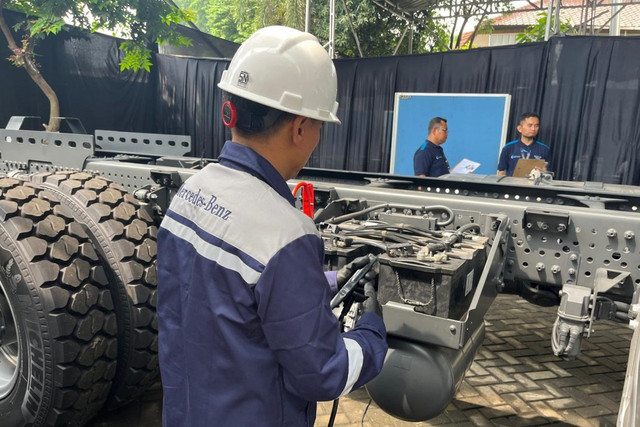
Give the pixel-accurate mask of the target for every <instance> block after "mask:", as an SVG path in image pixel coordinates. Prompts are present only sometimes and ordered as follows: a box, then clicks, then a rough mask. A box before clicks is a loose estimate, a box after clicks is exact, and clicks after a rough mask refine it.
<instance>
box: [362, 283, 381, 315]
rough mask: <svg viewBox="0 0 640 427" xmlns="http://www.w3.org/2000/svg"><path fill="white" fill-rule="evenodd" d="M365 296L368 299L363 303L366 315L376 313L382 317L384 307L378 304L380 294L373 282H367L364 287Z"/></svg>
mask: <svg viewBox="0 0 640 427" xmlns="http://www.w3.org/2000/svg"><path fill="white" fill-rule="evenodd" d="M364 295H365V297H366V299H365V300H364V301H363V302H362V311H363V312H365V313H375V314H377V315H378V316H380V317H382V306H381V305H380V303H379V302H378V293H377V292H376V290H375V288H374V287H373V284H372V283H371V282H367V283H366V284H365V285H364Z"/></svg>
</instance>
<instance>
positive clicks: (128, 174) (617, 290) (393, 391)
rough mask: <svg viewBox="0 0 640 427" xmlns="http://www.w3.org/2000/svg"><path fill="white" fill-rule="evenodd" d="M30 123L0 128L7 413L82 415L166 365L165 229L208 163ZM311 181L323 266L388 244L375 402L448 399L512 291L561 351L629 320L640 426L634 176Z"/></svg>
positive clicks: (2, 394)
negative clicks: (161, 267)
mask: <svg viewBox="0 0 640 427" xmlns="http://www.w3.org/2000/svg"><path fill="white" fill-rule="evenodd" d="M22 122H23V120H22V118H19V117H18V118H12V120H11V121H10V126H9V128H8V129H4V130H0V153H1V158H0V172H2V173H3V174H4V175H3V177H2V178H0V267H1V268H0V273H1V274H0V289H1V292H0V315H1V316H0V349H1V350H0V414H7V417H8V418H7V419H8V420H9V421H10V425H23V424H28V423H33V425H59V424H73V425H82V424H84V423H86V421H88V420H89V419H90V418H91V417H92V416H93V415H95V413H96V412H97V411H98V410H99V409H100V408H102V407H103V406H106V407H108V408H115V407H118V406H120V405H123V404H125V403H127V402H129V401H131V400H132V399H134V398H135V397H137V396H138V395H139V394H140V393H142V392H143V391H144V390H145V389H146V388H147V387H148V386H149V385H150V384H151V383H152V382H153V381H154V380H156V379H157V375H158V366H157V321H156V319H155V305H156V296H155V295H156V292H155V289H156V285H157V279H156V270H155V260H156V255H157V254H156V243H155V238H156V232H157V226H158V225H159V223H160V221H161V219H162V217H163V214H164V212H165V211H166V209H167V208H168V205H169V203H170V201H171V198H172V197H173V196H174V195H175V194H176V192H177V191H179V189H180V187H181V185H182V183H183V182H184V181H185V180H186V179H188V178H189V177H190V176H191V175H193V174H194V173H196V172H197V171H198V170H199V169H201V168H202V167H204V166H206V164H208V163H210V162H213V161H214V160H210V159H201V158H193V157H188V156H186V154H187V153H189V152H190V148H191V147H190V139H189V137H185V136H180V135H157V134H139V133H126V132H114V131H99V130H98V131H96V132H95V133H94V134H93V135H88V134H84V133H83V134H63V133H55V134H54V133H46V132H41V131H29V130H21V129H20V126H21V123H22ZM301 182H305V183H311V184H313V189H314V196H313V200H311V202H312V203H313V205H314V208H315V213H314V215H313V220H314V221H315V223H316V225H317V227H318V232H319V233H320V235H321V236H322V238H323V240H324V242H325V253H326V260H325V264H326V267H327V268H335V267H339V266H341V265H344V263H346V262H349V261H350V260H351V259H353V258H354V257H356V256H359V255H361V254H363V253H369V252H374V253H376V254H377V255H378V256H379V258H380V266H379V269H380V271H379V277H380V280H379V282H380V283H379V287H380V288H379V299H380V300H381V303H383V311H384V319H385V324H386V326H387V330H388V341H389V345H390V351H389V353H388V355H387V360H386V361H385V365H384V368H383V371H382V373H381V375H380V376H379V377H378V378H376V379H375V380H374V381H373V382H371V383H370V384H369V385H368V386H367V390H368V392H369V394H370V395H371V397H372V398H373V399H374V401H375V402H376V403H377V404H378V405H379V406H380V407H381V408H382V409H383V410H385V411H387V412H388V413H390V414H392V415H394V416H397V417H399V418H402V419H406V420H414V421H418V420H425V419H429V418H432V417H434V416H437V415H438V414H439V413H440V412H441V411H442V410H444V408H445V407H446V405H447V404H448V403H449V401H450V400H451V399H453V397H454V396H455V393H456V391H457V388H458V386H459V385H460V383H461V381H462V379H463V377H464V373H465V372H466V370H467V369H468V368H469V366H470V364H471V362H472V361H473V357H474V355H475V353H476V352H477V350H478V348H479V346H480V344H481V342H482V339H483V336H484V323H483V319H484V315H485V313H486V312H487V310H488V309H489V307H490V305H491V303H492V302H493V300H494V299H495V297H496V295H497V294H498V293H499V292H502V291H504V290H505V289H508V290H511V291H515V292H518V293H519V294H520V295H521V296H522V297H524V298H526V299H527V300H529V301H530V302H532V303H535V304H544V305H557V306H558V312H557V319H556V322H555V324H554V327H553V330H552V331H551V336H552V349H553V351H554V354H555V355H556V356H558V357H562V358H575V357H576V356H578V355H579V354H580V348H581V343H582V341H583V340H584V339H588V338H589V336H590V335H591V334H592V333H593V331H594V324H595V322H597V321H603V320H607V321H617V322H624V323H625V324H628V325H629V327H630V328H632V329H633V330H634V338H633V340H632V348H631V351H630V356H629V362H628V368H627V378H626V381H625V389H624V392H623V397H622V402H621V407H620V412H619V419H618V420H619V424H621V425H632V424H634V423H636V424H637V423H639V422H640V419H639V417H640V415H639V414H638V410H637V406H638V397H637V393H638V365H639V363H640V356H639V355H638V348H637V347H638V340H639V339H640V338H639V337H638V335H639V334H640V332H638V330H639V327H638V319H637V317H638V311H639V310H640V303H639V298H640V256H639V255H638V250H639V249H638V248H637V238H638V236H637V234H638V233H639V232H640V213H639V212H638V210H639V209H640V190H638V189H636V188H635V187H628V186H619V185H607V184H601V183H590V182H561V181H554V180H553V179H552V178H551V177H550V176H548V175H546V174H537V175H536V176H535V177H532V179H530V180H527V179H521V178H508V177H498V176H473V175H464V176H456V175H449V176H446V177H441V178H438V179H431V178H420V177H407V176H394V175H389V174H379V173H363V172H344V171H331V170H320V169H304V170H303V171H302V172H301V173H300V175H299V176H298V177H297V178H296V179H295V180H292V181H291V182H290V186H291V188H292V189H293V188H294V187H295V186H296V185H297V184H299V183H301ZM302 202H303V201H302V200H300V201H299V203H300V206H301V207H302ZM305 202H306V203H307V204H308V203H309V202H310V201H309V200H306V201H305ZM407 361H411V363H408V362H407Z"/></svg>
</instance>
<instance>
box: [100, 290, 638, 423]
mask: <svg viewBox="0 0 640 427" xmlns="http://www.w3.org/2000/svg"><path fill="white" fill-rule="evenodd" d="M556 312H557V307H539V306H535V305H533V304H530V303H528V302H526V301H524V300H523V299H521V298H520V297H518V296H515V295H499V296H498V297H497V299H496V300H495V301H494V303H493V305H492V306H491V309H490V310H489V312H488V313H487V315H486V317H485V321H486V326H487V328H486V336H485V340H484V342H483V345H482V346H481V347H480V350H479V351H478V353H477V355H476V358H475V360H474V362H473V364H472V365H471V368H470V370H469V372H467V375H466V378H465V380H464V381H463V383H462V384H461V386H460V389H459V390H458V393H457V394H456V396H455V398H454V400H453V401H452V402H451V403H450V404H449V406H448V407H447V408H446V410H445V411H444V412H443V413H442V414H440V415H439V416H438V417H437V418H434V419H431V420H429V421H427V422H419V423H409V422H405V421H401V420H398V419H396V418H393V417H391V416H390V415H387V414H386V413H384V412H383V411H382V410H381V409H380V408H378V407H377V406H376V405H375V403H371V405H370V406H369V408H368V410H367V412H366V414H365V416H364V422H363V423H362V424H361V422H362V418H363V414H364V411H365V408H366V407H367V404H368V402H369V397H368V395H367V393H366V391H365V390H364V389H359V390H356V391H354V392H352V393H350V394H349V395H348V396H346V397H344V398H342V399H340V405H339V410H338V414H337V416H336V420H335V423H334V425H335V426H336V427H345V426H360V425H364V426H371V427H378V426H380V427H396V426H414V427H422V426H481V427H484V426H509V427H511V426H535V425H575V426H587V427H588V426H614V425H615V423H616V418H617V413H618V409H619V403H620V396H621V395H622V388H623V383H624V375H625V370H626V363H627V357H628V354H629V345H630V341H631V335H632V331H631V330H630V329H629V328H627V327H626V326H625V325H622V324H619V323H613V322H605V321H600V322H597V323H596V325H595V333H594V334H593V335H592V336H591V338H590V339H588V340H585V341H583V345H582V353H581V355H580V356H579V357H578V358H577V359H576V360H573V361H565V360H562V359H560V358H557V357H555V356H554V355H553V352H552V351H551V342H550V334H551V326H552V325H553V322H554V321H555V318H556ZM161 399H162V390H161V387H160V385H159V384H156V385H154V387H152V388H151V390H150V391H149V392H147V393H146V394H145V395H144V396H143V397H142V398H141V399H140V400H138V401H136V402H134V403H132V404H130V405H128V406H127V407H125V408H123V409H121V410H120V411H118V413H117V414H113V413H112V414H105V415H101V416H100V417H98V418H96V419H94V420H93V421H92V422H91V423H90V424H89V427H119V426H132V425H135V426H136V427H151V426H159V425H161V423H160V420H161V418H160V417H161ZM330 412H331V402H321V403H320V404H319V405H318V416H317V420H316V423H315V427H321V426H326V425H327V422H328V420H329V414H330Z"/></svg>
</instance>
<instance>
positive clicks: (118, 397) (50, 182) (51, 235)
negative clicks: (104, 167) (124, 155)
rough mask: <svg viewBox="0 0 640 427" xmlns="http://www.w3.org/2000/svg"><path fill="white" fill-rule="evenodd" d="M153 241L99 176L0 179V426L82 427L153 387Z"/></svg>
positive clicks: (150, 229)
mask: <svg viewBox="0 0 640 427" xmlns="http://www.w3.org/2000/svg"><path fill="white" fill-rule="evenodd" d="M156 233H157V230H156V227H155V226H154V225H153V219H152V217H151V215H150V214H149V213H148V212H147V211H146V210H145V208H144V207H143V206H140V205H139V203H138V202H137V201H136V200H135V199H134V198H133V197H132V196H131V195H130V194H128V193H127V191H126V190H124V188H122V187H120V186H118V185H116V184H113V183H111V182H109V181H108V180H106V179H103V178H101V177H98V176H94V175H91V174H87V173H84V172H57V173H46V174H38V175H33V176H31V177H30V178H29V182H25V181H22V180H18V179H14V178H7V177H0V420H2V423H1V424H2V425H3V426H4V425H7V426H9V427H13V426H23V425H34V426H41V425H54V426H56V425H76V426H81V425H83V424H85V423H86V422H87V421H88V420H89V419H90V418H91V417H93V416H94V415H95V414H96V413H97V412H98V411H99V410H100V409H101V408H103V407H108V408H115V407H118V406H121V405H123V404H126V403H128V402H130V401H131V400H133V399H135V398H136V397H138V396H139V395H140V394H141V393H142V392H143V391H144V390H146V389H147V388H148V387H149V386H150V385H151V384H152V383H153V382H154V381H156V380H157V378H158V372H159V370H158V357H157V351H158V350H157V349H158V344H157V320H156V316H155V305H156V283H157V278H156V265H155V259H156Z"/></svg>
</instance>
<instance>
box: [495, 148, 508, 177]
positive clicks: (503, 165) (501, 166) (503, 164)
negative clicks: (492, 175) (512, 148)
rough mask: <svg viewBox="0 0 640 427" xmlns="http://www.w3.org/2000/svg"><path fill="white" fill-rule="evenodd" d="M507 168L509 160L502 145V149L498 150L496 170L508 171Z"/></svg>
mask: <svg viewBox="0 0 640 427" xmlns="http://www.w3.org/2000/svg"><path fill="white" fill-rule="evenodd" d="M508 169H509V162H508V159H507V153H506V150H505V149H504V147H502V150H501V151H500V160H499V161H498V170H499V171H508Z"/></svg>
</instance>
